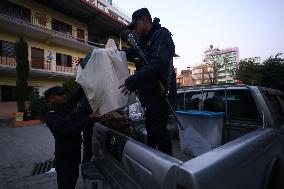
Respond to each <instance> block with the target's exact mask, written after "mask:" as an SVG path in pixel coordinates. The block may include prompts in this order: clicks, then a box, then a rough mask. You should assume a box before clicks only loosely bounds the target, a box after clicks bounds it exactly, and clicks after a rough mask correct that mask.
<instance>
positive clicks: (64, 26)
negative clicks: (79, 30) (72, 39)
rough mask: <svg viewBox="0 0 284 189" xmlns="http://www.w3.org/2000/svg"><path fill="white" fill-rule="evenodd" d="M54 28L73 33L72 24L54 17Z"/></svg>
mask: <svg viewBox="0 0 284 189" xmlns="http://www.w3.org/2000/svg"><path fill="white" fill-rule="evenodd" d="M52 30H55V31H58V32H62V33H65V34H67V35H72V26H71V25H69V24H65V23H64V22H61V21H59V20H56V19H52Z"/></svg>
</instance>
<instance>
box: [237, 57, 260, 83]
mask: <svg viewBox="0 0 284 189" xmlns="http://www.w3.org/2000/svg"><path fill="white" fill-rule="evenodd" d="M262 76H263V75H262V65H259V64H256V63H254V62H253V61H251V60H248V61H240V63H239V69H238V70H237V71H236V77H237V80H241V81H242V82H243V83H244V84H247V85H261V84H262Z"/></svg>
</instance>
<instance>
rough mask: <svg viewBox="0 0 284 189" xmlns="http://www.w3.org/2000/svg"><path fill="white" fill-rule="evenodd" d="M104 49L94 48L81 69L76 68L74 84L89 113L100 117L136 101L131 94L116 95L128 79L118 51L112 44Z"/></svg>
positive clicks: (125, 65)
mask: <svg viewBox="0 0 284 189" xmlns="http://www.w3.org/2000/svg"><path fill="white" fill-rule="evenodd" d="M107 47H108V48H106V49H94V50H93V52H92V55H91V57H90V59H89V60H88V62H87V64H86V66H85V68H84V69H82V68H81V66H79V67H78V70H77V75H76V82H78V83H79V84H80V85H81V86H82V88H83V89H84V92H85V94H86V96H87V98H88V100H89V103H90V105H91V107H92V109H93V111H95V110H97V109H98V108H99V109H100V113H101V114H102V115H104V114H106V113H109V112H111V111H114V110H117V109H119V108H122V107H125V106H127V105H129V104H133V103H135V102H136V100H135V95H134V94H131V95H126V96H124V94H121V93H120V90H119V89H118V87H119V86H121V85H122V84H124V82H125V79H126V78H127V77H128V76H129V73H128V66H127V62H126V55H125V53H124V52H119V51H118V50H117V49H116V48H115V45H114V42H113V41H109V42H108V46H107Z"/></svg>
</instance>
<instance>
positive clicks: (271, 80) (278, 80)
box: [236, 53, 284, 91]
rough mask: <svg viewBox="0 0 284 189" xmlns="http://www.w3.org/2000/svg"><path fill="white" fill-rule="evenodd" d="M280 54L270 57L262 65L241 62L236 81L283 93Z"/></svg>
mask: <svg viewBox="0 0 284 189" xmlns="http://www.w3.org/2000/svg"><path fill="white" fill-rule="evenodd" d="M281 56H282V54H281V53H278V54H277V55H275V56H270V57H269V58H268V59H266V60H265V61H264V62H263V64H256V63H254V62H252V61H241V62H240V66H239V69H238V70H237V72H236V73H237V79H238V80H241V81H243V83H245V84H248V85H259V86H264V87H269V88H274V89H280V90H282V91H284V82H283V81H284V59H283V58H282V57H281Z"/></svg>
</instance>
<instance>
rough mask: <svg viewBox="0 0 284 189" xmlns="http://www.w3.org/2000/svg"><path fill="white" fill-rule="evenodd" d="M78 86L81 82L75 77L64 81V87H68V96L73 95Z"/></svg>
mask: <svg viewBox="0 0 284 189" xmlns="http://www.w3.org/2000/svg"><path fill="white" fill-rule="evenodd" d="M78 87H79V84H78V83H77V82H76V81H75V78H71V79H68V80H65V81H64V82H63V88H64V89H66V95H67V97H70V96H72V95H73V94H74V93H75V91H76V90H77V89H78Z"/></svg>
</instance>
